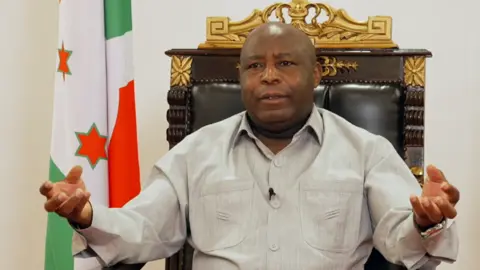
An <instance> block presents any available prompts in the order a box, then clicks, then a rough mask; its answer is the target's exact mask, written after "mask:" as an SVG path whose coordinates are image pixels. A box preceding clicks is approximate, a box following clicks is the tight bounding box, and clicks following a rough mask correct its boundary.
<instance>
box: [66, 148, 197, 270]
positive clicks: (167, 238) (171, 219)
mask: <svg viewBox="0 0 480 270" xmlns="http://www.w3.org/2000/svg"><path fill="white" fill-rule="evenodd" d="M178 152H179V151H173V150H172V152H169V153H167V155H165V156H164V157H163V158H162V159H161V160H160V161H158V162H157V163H156V165H155V167H154V169H153V172H152V174H151V177H150V178H149V179H148V182H149V185H148V186H146V187H145V188H144V189H143V190H142V191H141V193H140V194H139V195H138V196H137V197H135V198H133V199H132V200H131V201H129V202H128V203H127V204H125V206H124V207H122V208H107V207H105V206H102V205H92V208H93V220H92V224H91V226H90V227H88V228H87V229H76V230H75V231H76V235H75V236H74V245H73V247H74V248H75V247H76V246H77V251H76V252H75V251H74V253H76V255H75V256H77V257H79V256H82V257H86V256H87V257H88V256H93V257H97V259H98V260H99V261H100V262H101V264H102V265H103V266H111V265H114V264H117V263H119V262H122V263H128V264H131V263H143V262H148V261H152V260H157V259H164V258H167V257H170V256H171V255H173V254H174V253H176V252H177V251H178V250H179V249H180V248H181V247H182V246H183V244H184V243H185V240H186V237H187V229H186V227H187V226H186V216H187V214H186V212H187V209H188V201H187V198H188V196H187V194H186V193H187V188H186V183H187V172H186V165H185V162H184V159H183V158H182V156H183V155H181V154H178ZM75 237H76V238H77V239H76V241H75ZM79 242H83V243H84V246H83V247H84V248H83V249H79V248H78V246H79V245H78V243H79Z"/></svg>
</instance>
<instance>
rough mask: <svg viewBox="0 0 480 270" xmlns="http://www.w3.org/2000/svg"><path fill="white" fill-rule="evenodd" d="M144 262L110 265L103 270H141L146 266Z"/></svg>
mask: <svg viewBox="0 0 480 270" xmlns="http://www.w3.org/2000/svg"><path fill="white" fill-rule="evenodd" d="M144 265H145V264H144V263H137V264H122V263H119V264H116V265H114V266H110V267H104V268H102V270H140V269H142V267H143V266H144Z"/></svg>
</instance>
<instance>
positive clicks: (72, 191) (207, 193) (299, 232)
mask: <svg viewBox="0 0 480 270" xmlns="http://www.w3.org/2000/svg"><path fill="white" fill-rule="evenodd" d="M240 60H241V63H240V66H241V67H240V83H241V86H242V99H243V102H244V104H245V107H246V112H244V113H240V114H237V115H234V116H232V117H230V118H228V119H226V120H223V121H221V122H219V123H215V124H212V125H209V126H206V127H204V128H202V129H200V130H198V131H197V132H195V133H193V134H191V135H189V136H187V137H186V138H185V139H184V140H183V141H182V142H181V143H180V144H178V145H177V146H176V147H174V148H173V149H171V150H170V151H169V152H168V153H167V154H166V155H165V156H164V157H163V158H161V159H160V160H159V161H158V162H157V163H156V164H155V167H154V169H153V173H152V175H151V181H150V182H151V183H150V185H149V186H148V187H146V188H145V189H144V190H143V191H142V193H141V194H140V195H139V196H138V197H136V198H135V199H133V200H132V201H131V202H129V203H128V204H127V205H125V206H124V207H123V208H121V209H108V208H105V207H103V206H101V205H92V204H90V203H88V200H89V196H90V195H89V193H88V191H86V189H85V186H84V184H83V181H82V180H81V168H78V167H75V168H73V169H72V170H71V171H70V173H69V174H68V176H67V178H66V179H65V180H64V181H63V182H60V183H56V184H52V183H49V182H47V183H45V184H44V185H42V187H41V188H40V192H41V193H42V194H43V195H45V196H46V197H47V201H46V203H45V208H46V210H47V211H49V212H56V213H58V214H59V215H61V216H63V217H65V218H67V219H68V220H69V221H70V223H71V224H72V226H73V227H74V228H76V231H77V232H78V234H79V235H81V236H82V238H83V239H85V241H86V243H87V244H88V246H89V247H90V250H91V251H93V252H94V255H95V256H97V257H98V258H99V260H100V261H101V262H102V264H104V265H112V264H115V263H118V262H125V263H135V262H146V261H151V260H156V259H160V258H166V257H169V256H171V255H172V254H174V253H175V252H177V251H178V250H179V249H180V248H181V246H182V245H183V244H184V242H185V241H186V240H188V241H189V242H190V243H191V245H192V246H193V247H194V248H195V249H196V251H197V252H196V253H195V256H194V261H193V268H194V269H209V270H213V269H221V270H229V269H287V270H289V269H292V270H293V269H338V270H343V269H344V270H347V269H363V265H364V264H365V262H366V260H367V259H368V256H369V255H370V252H371V250H372V248H373V247H375V248H376V249H378V250H379V251H380V252H381V253H382V254H383V255H384V256H385V257H386V258H387V259H388V260H390V261H391V262H394V263H396V264H402V265H405V266H406V267H407V268H408V269H419V268H422V269H434V268H435V266H436V265H438V264H439V263H440V262H441V261H447V262H452V261H455V260H456V256H457V252H458V238H457V237H458V236H457V232H456V225H455V223H454V222H453V221H452V219H453V218H454V217H455V216H456V210H455V204H456V203H457V202H458V200H459V192H458V190H457V189H456V188H455V187H454V186H453V185H451V184H449V183H448V182H447V181H446V179H445V177H444V176H443V174H442V173H441V172H440V171H439V170H438V169H436V168H434V167H432V166H430V167H428V168H427V173H428V176H429V181H428V182H427V183H426V184H425V185H424V187H423V190H422V189H421V188H420V187H419V185H418V183H417V182H416V179H415V178H414V177H413V175H412V174H411V172H410V171H409V169H408V168H407V167H406V165H405V163H404V161H403V160H402V159H401V158H400V157H399V156H398V155H397V153H396V151H395V149H394V148H393V146H392V145H391V144H390V143H389V142H388V141H387V140H386V139H385V138H383V137H380V136H376V135H373V134H371V133H369V132H367V131H365V130H363V129H360V128H358V127H355V126H353V125H352V124H350V123H348V122H347V121H346V120H344V119H342V118H341V117H339V116H337V115H335V114H333V113H331V112H328V111H325V110H321V109H317V108H315V106H314V105H313V104H314V103H313V94H312V93H313V89H314V88H315V86H316V85H318V84H319V82H320V79H321V67H320V65H319V64H318V63H317V62H316V57H315V48H314V47H313V45H312V43H311V42H310V40H309V39H308V37H307V36H306V35H305V34H304V33H302V32H301V31H299V30H297V29H295V28H294V27H292V26H289V25H286V24H281V23H268V24H264V25H262V26H260V27H258V28H257V29H256V30H255V31H253V32H252V33H251V34H250V35H249V37H248V39H247V40H246V42H245V44H244V47H243V49H242V53H241V59H240ZM205 138H211V141H208V140H205Z"/></svg>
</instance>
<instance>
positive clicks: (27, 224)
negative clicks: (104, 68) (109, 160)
mask: <svg viewBox="0 0 480 270" xmlns="http://www.w3.org/2000/svg"><path fill="white" fill-rule="evenodd" d="M63 1H73V0H63ZM132 2H133V5H134V38H135V48H134V49H135V51H134V55H135V68H136V70H135V72H136V79H137V101H138V103H139V106H138V124H139V136H140V154H141V170H142V173H143V174H145V173H146V172H147V171H148V170H149V169H150V166H151V164H152V163H153V162H154V161H155V159H157V158H158V157H159V156H161V155H162V154H163V153H164V152H165V151H166V150H167V147H168V146H167V144H166V142H165V129H166V126H167V124H166V121H165V112H166V92H167V90H168V87H169V65H170V64H169V60H168V58H167V57H166V56H165V55H164V51H165V50H167V49H170V48H172V47H182V48H185V47H194V46H196V45H197V44H198V43H200V42H202V41H203V38H204V33H205V29H204V27H205V23H204V22H205V17H206V16H218V15H219V16H223V15H228V16H230V17H231V18H232V19H234V20H239V19H243V18H244V17H245V16H246V15H248V14H250V12H251V11H252V9H253V8H263V7H265V6H266V5H268V4H270V3H272V2H273V0H269V1H267V0H244V1H238V0H209V1H198V0H182V1H154V0H142V1H132ZM57 3H58V1H57V0H49V1H38V0H15V1H13V0H0V29H1V32H0V34H1V36H2V39H1V42H0V59H1V60H0V70H1V72H0V74H1V79H0V96H1V99H0V119H1V124H2V125H1V131H2V132H1V133H0V155H1V162H0V166H1V167H0V168H1V169H0V181H1V182H0V183H1V184H2V188H1V189H0V190H1V191H0V192H1V193H0V195H1V196H0V204H1V205H2V206H3V209H4V212H3V215H2V218H0V233H1V239H2V241H0V269H12V270H16V269H18V270H23V269H29V270H30V269H32V270H36V269H43V252H44V239H45V226H46V216H45V213H44V212H43V199H42V198H41V197H40V196H39V195H38V193H37V189H38V186H39V185H40V183H41V182H42V181H44V180H45V179H46V178H47V173H48V157H49V143H50V128H51V113H52V94H53V92H52V88H53V76H54V75H53V72H54V66H55V53H56V52H55V48H56V46H57V44H56V33H57V5H58V4H57ZM327 3H330V4H333V5H334V6H335V7H343V8H345V9H346V10H347V11H349V13H350V14H351V15H352V17H354V18H358V19H360V20H363V19H366V18H367V17H368V16H369V15H382V14H385V15H390V16H393V18H394V39H395V41H396V42H398V43H399V44H400V45H401V46H402V47H422V48H428V49H430V50H432V51H433V53H434V58H433V59H431V60H429V62H428V69H427V70H428V74H427V76H428V77H427V83H428V87H427V89H428V94H427V123H426V128H427V135H426V138H427V161H428V162H432V163H435V164H437V165H438V166H440V167H441V168H443V169H444V171H445V172H446V173H447V175H448V176H449V177H450V180H451V181H452V182H453V183H454V184H456V185H457V186H458V187H459V188H460V189H461V191H462V201H461V203H460V204H459V205H458V209H459V213H460V214H459V218H458V223H459V228H460V236H461V251H460V252H461V253H460V257H459V261H458V263H457V264H456V265H455V266H443V267H441V269H465V270H470V269H476V255H477V254H478V252H477V251H476V248H478V244H477V242H478V241H479V240H480V235H479V234H478V232H477V230H476V228H477V226H478V224H479V221H480V211H478V208H479V204H480V203H479V200H478V199H476V195H477V194H479V193H480V182H479V179H478V178H479V177H478V176H477V173H476V171H475V166H476V165H477V164H479V161H480V158H479V157H478V155H475V154H474V153H477V152H479V150H480V145H479V143H478V142H477V141H474V138H475V137H478V136H479V135H480V121H479V120H478V118H479V117H480V111H479V106H478V105H477V103H476V100H478V99H479V98H480V92H479V91H478V87H477V86H478V85H480V79H479V78H480V76H477V74H478V73H480V68H479V66H478V61H479V60H480V53H479V50H478V44H479V43H480V37H479V35H476V34H474V33H476V32H478V31H477V30H478V29H476V27H475V24H474V23H467V22H468V21H469V20H472V21H473V20H474V19H475V16H476V15H477V14H476V12H477V10H478V8H479V4H478V3H477V2H475V1H469V0H458V1H456V2H455V3H452V2H450V1H448V2H447V1H445V0H437V1H433V0H423V1H414V0H404V1H390V0H388V1H387V0H355V1H347V0H337V1H329V2H327ZM467 19H468V20H467ZM172 26H175V28H173V27H172ZM175 30H178V31H180V34H179V33H178V32H175ZM475 49H476V50H475ZM161 264H162V263H161V262H160V263H158V262H157V263H154V264H150V266H149V267H148V269H150V270H152V269H161V268H158V267H159V266H160V265H161Z"/></svg>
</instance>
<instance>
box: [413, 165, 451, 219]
mask: <svg viewBox="0 0 480 270" xmlns="http://www.w3.org/2000/svg"><path fill="white" fill-rule="evenodd" d="M427 176H428V179H427V180H426V181H425V183H424V184H423V190H422V195H421V196H420V197H417V196H414V195H412V196H410V202H411V204H412V207H413V212H414V214H415V222H416V223H417V225H418V226H420V227H421V228H429V227H431V226H434V225H435V224H438V223H440V222H442V221H443V220H444V219H447V218H448V219H452V218H455V217H456V216H457V210H456V209H455V205H456V204H457V203H458V201H459V200H460V192H459V191H458V189H457V188H456V187H455V186H453V185H452V184H450V183H449V182H448V181H447V179H445V175H444V174H443V173H442V171H440V170H439V169H437V168H435V167H434V166H432V165H430V166H428V167H427Z"/></svg>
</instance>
